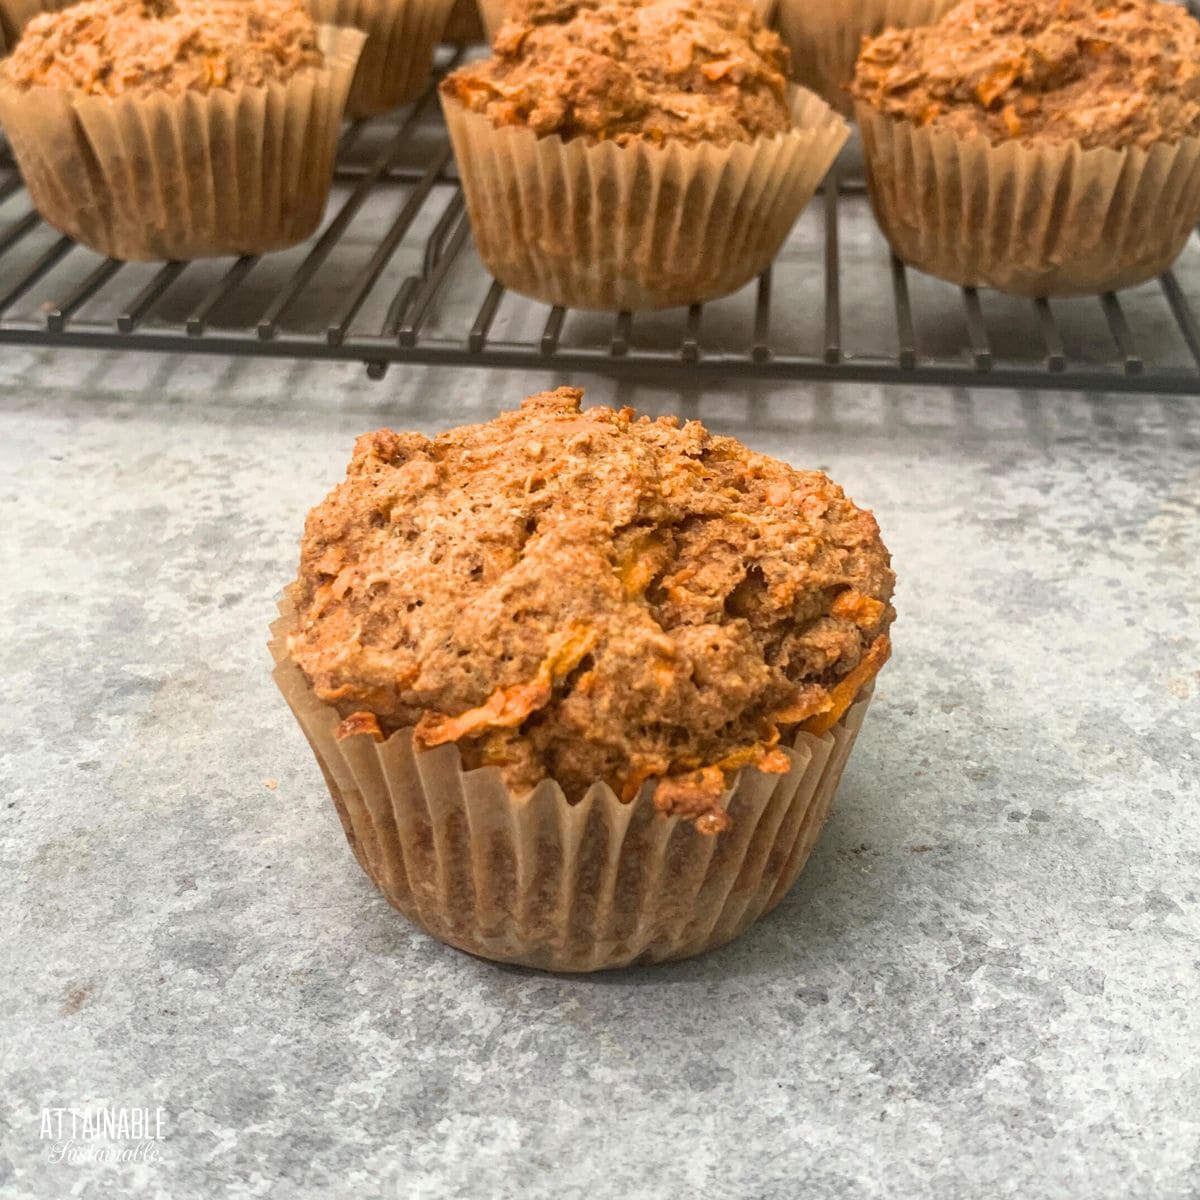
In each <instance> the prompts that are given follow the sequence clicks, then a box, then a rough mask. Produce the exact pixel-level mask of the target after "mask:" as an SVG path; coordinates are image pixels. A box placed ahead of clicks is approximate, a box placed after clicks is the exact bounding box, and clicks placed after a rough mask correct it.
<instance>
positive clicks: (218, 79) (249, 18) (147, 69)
mask: <svg viewBox="0 0 1200 1200" xmlns="http://www.w3.org/2000/svg"><path fill="white" fill-rule="evenodd" d="M324 62H325V57H324V55H323V54H322V53H321V50H320V47H319V46H318V45H317V27H316V26H315V25H314V24H313V21H312V18H311V17H309V15H308V13H307V11H306V10H305V9H304V7H303V5H301V4H300V3H299V0H254V2H253V3H246V0H83V3H80V4H75V5H72V6H71V7H70V8H67V9H64V10H62V11H60V12H50V13H43V14H42V15H41V16H37V17H34V19H33V20H32V21H30V22H29V24H28V25H26V26H25V30H24V32H23V33H22V35H21V40H20V42H19V43H18V44H17V47H16V49H15V50H14V51H13V53H12V55H11V56H10V57H9V58H7V59H5V60H4V62H3V63H0V73H2V74H3V77H4V78H5V79H6V80H7V81H8V82H9V83H11V84H13V85H14V86H15V87H17V88H19V89H23V90H27V89H29V88H34V87H50V88H61V89H70V90H76V91H79V92H81V93H83V94H84V95H88V96H121V95H125V94H127V93H130V92H160V93H163V94H166V95H178V94H179V93H181V92H208V91H211V90H212V89H213V88H236V87H260V86H262V85H263V84H266V83H268V82H278V83H283V82H285V81H286V80H288V79H290V78H291V77H292V76H293V75H295V74H296V72H297V71H302V70H305V69H308V68H314V67H321V66H323V65H324Z"/></svg>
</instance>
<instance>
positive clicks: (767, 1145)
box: [0, 350, 1200, 1200]
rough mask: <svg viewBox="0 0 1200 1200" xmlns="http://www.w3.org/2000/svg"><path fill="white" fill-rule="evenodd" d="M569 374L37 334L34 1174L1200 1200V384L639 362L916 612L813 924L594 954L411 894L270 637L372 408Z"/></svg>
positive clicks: (15, 947) (406, 418)
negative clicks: (792, 494)
mask: <svg viewBox="0 0 1200 1200" xmlns="http://www.w3.org/2000/svg"><path fill="white" fill-rule="evenodd" d="M546 382H550V380H549V379H533V378H526V379H522V378H518V377H512V376H507V377H506V376H503V375H498V374H469V373H454V374H449V375H438V374H433V373H421V372H414V373H410V374H407V375H403V374H399V373H396V374H393V375H392V376H391V377H389V379H388V380H387V381H386V382H385V383H383V384H382V385H371V384H368V382H367V381H366V380H365V378H364V377H363V376H362V373H361V372H360V371H359V370H355V369H350V368H341V367H322V368H309V367H293V366H290V365H286V364H269V363H268V364H257V365H228V364H224V363H219V362H206V361H181V360H166V361H152V360H141V359H129V358H116V357H113V358H103V357H101V358H97V357H94V356H82V355H78V354H77V355H73V356H72V355H63V356H61V357H58V358H53V359H50V358H43V357H39V356H36V355H29V354H25V353H23V352H16V351H10V350H6V351H5V352H4V354H3V356H0V396H2V399H0V549H2V564H0V565H2V568H3V585H2V587H0V622H2V627H3V636H2V639H0V721H2V722H3V731H2V733H3V736H2V738H0V771H2V775H3V790H2V796H0V930H2V931H3V932H2V934H0V936H2V938H3V952H2V954H0V961H2V967H0V1045H2V1052H0V1147H2V1148H0V1195H3V1196H4V1197H5V1198H9V1197H12V1198H22V1200H23V1198H26V1197H29V1198H33V1197H36V1198H39V1200H41V1198H46V1200H59V1198H61V1197H68V1196H125V1195H131V1196H132V1195H137V1196H148V1197H171V1198H175V1197H179V1198H191V1197H197V1198H204V1200H207V1198H209V1197H218V1196H235V1197H251V1196H254V1197H259V1196H264V1197H287V1198H291V1197H300V1198H307V1197H338V1196H351V1195H353V1196H368V1197H370V1196H388V1197H402V1198H405V1200H407V1198H409V1197H413V1198H420V1200H425V1198H430V1200H432V1198H437V1200H441V1198H443V1197H445V1198H457V1197H464V1198H466V1197H469V1198H472V1200H474V1198H475V1197H484V1198H489V1200H490V1198H492V1197H497V1198H503V1197H523V1198H524V1197H529V1198H534V1197H556V1198H557V1197H583V1196H587V1197H588V1198H589V1200H603V1198H607V1197H614V1198H618V1197H619V1198H625V1197H652V1198H662V1200H675V1198H677V1197H690V1196H703V1197H762V1198H764V1200H792V1198H798V1197H804V1198H812V1200H857V1198H866V1197H887V1198H889V1200H909V1198H912V1200H917V1198H921V1200H925V1198H933V1200H943V1198H945V1200H949V1198H958V1197H964V1198H977V1197H980V1198H991V1197H1021V1198H1022V1200H1038V1198H1043V1197H1046V1198H1048V1197H1080V1198H1091V1197H1105V1198H1109V1200H1111V1198H1118V1197H1153V1198H1155V1200H1176V1198H1177V1200H1183V1198H1189V1197H1190V1198H1194V1197H1197V1196H1200V1161H1198V1154H1200V948H1198V939H1200V900H1198V897H1197V887H1198V877H1200V870H1198V868H1200V806H1198V805H1197V801H1198V800H1200V788H1198V784H1197V779H1198V776H1200V771H1198V769H1197V768H1198V754H1197V750H1198V736H1200V646H1198V641H1200V599H1198V593H1200V567H1198V566H1197V563H1198V561H1200V404H1198V403H1196V402H1187V401H1171V402H1165V401H1164V402H1159V401H1157V400H1154V399H1150V400H1122V399H1111V398H1102V397H1091V398H1087V397H1081V396H1045V397H1037V396H1032V395H1012V394H1005V393H985V392H980V393H974V394H965V393H959V394H951V393H929V392H913V391H902V390H894V391H883V390H878V389H871V388H854V389H845V388H843V389H840V390H833V389H823V388H773V389H772V388H767V387H761V388H753V389H750V390H736V391H731V392H728V393H724V394H720V393H716V392H709V393H704V394H697V395H687V396H683V397H680V396H678V395H670V394H668V393H665V392H661V391H638V390H636V389H630V388H623V389H619V390H618V389H616V388H615V387H614V386H613V385H611V384H606V383H603V382H595V383H594V384H593V385H592V387H591V392H590V395H591V398H592V399H593V400H596V401H613V400H616V401H619V402H631V403H636V404H639V405H642V406H644V407H647V408H650V409H653V410H666V409H672V408H673V409H676V410H678V411H681V412H683V413H685V414H687V415H699V416H701V417H703V418H704V419H705V420H706V421H707V422H709V423H710V424H711V425H712V426H713V427H715V428H718V429H720V430H722V431H725V432H729V433H732V434H736V435H738V436H741V437H743V438H745V439H746V440H747V441H749V442H751V443H752V444H754V445H755V446H758V447H760V448H763V449H766V450H769V451H773V452H775V453H778V454H781V455H783V456H786V457H787V458H789V459H791V460H793V461H795V462H797V463H800V464H804V465H810V466H811V465H815V466H821V467H824V468H827V469H828V470H829V471H830V472H831V473H833V474H834V475H835V476H836V477H837V478H838V479H839V480H841V481H842V482H843V483H844V484H845V485H846V486H847V488H848V489H849V490H850V492H851V494H852V495H853V496H855V497H856V498H857V499H858V500H859V501H861V502H863V503H865V504H867V505H870V506H871V507H873V508H874V509H875V510H876V512H877V515H878V517H879V520H880V523H881V525H882V527H883V530H884V533H885V536H886V538H887V540H888V542H889V543H890V545H891V547H892V549H893V551H894V554H895V560H896V566H897V570H898V572H899V576H900V588H899V593H898V598H897V605H898V608H899V612H900V620H899V623H898V625H897V627H896V631H895V633H896V637H895V641H896V656H895V659H894V661H893V663H892V664H891V665H890V666H889V668H888V669H887V671H886V672H885V674H884V675H883V676H882V678H881V681H880V685H879V689H878V692H877V700H876V703H875V706H874V708H873V711H872V713H871V716H870V719H869V721H868V725H867V728H866V730H865V732H864V735H863V738H862V740H861V742H860V745H859V748H858V750H857V752H856V755H855V757H854V759H853V760H852V763H851V766H850V769H849V771H848V774H847V777H846V780H845V783H844V786H843V788H842V792H841V794H840V796H839V800H838V803H837V804H836V806H835V810H834V814H833V816H832V818H831V821H830V823H829V825H828V827H827V829H826V832H825V835H824V837H823V839H822V841H821V842H820V844H819V845H818V848H817V850H816V853H815V855H814V857H813V859H812V861H811V864H810V866H809V867H808V869H807V870H806V872H805V874H804V875H803V876H802V878H801V881H800V883H799V884H798V886H797V887H796V889H795V891H794V893H793V894H792V895H791V896H790V897H789V899H788V900H787V901H786V902H785V903H784V904H783V906H782V907H781V908H780V909H779V910H778V911H777V912H776V913H775V914H774V915H772V916H771V917H770V918H768V919H767V920H765V921H764V922H762V923H761V925H759V926H758V927H756V928H755V929H753V930H752V931H751V932H750V933H749V934H747V935H746V936H745V937H744V938H743V939H741V941H739V942H738V943H736V944H734V945H732V946H730V947H728V948H727V949H725V950H723V951H720V952H717V953H714V954H712V955H710V956H708V957H707V958H703V959H699V960H696V961H693V962H689V963H685V964H678V965H672V966H667V967H662V968H656V969H648V970H643V971H630V972H623V973H618V974H613V975H609V976H603V977H599V978H591V979H563V978H555V977H550V976H544V975H538V974H533V973H528V972H525V971H521V970H515V969H506V968H501V967H496V966H493V965H490V964H488V963H485V962H480V961H476V960H473V959H471V958H468V957H465V956H463V955H461V954H458V953H456V952H454V951H452V950H449V949H446V948H445V947H443V946H440V945H438V944H436V943H433V942H431V941H430V940H429V939H427V938H426V937H425V936H423V935H422V934H420V933H418V932H416V931H415V930H414V929H412V928H410V927H409V926H408V925H407V924H406V923H405V922H404V920H403V919H402V918H401V917H399V916H398V915H397V914H395V913H394V912H393V911H391V910H390V909H389V908H388V907H387V906H386V905H385V904H384V902H383V901H382V900H381V899H380V898H379V897H378V896H377V895H376V894H375V893H374V892H373V891H372V889H371V887H370V886H369V884H368V883H367V881H366V880H365V879H364V878H363V876H362V875H361V874H360V872H359V870H358V868H357V867H356V865H355V864H354V862H353V860H352V858H351V856H350V853H349V851H348V849H347V847H346V846H345V844H344V841H343V838H342V835H341V832H340V830H339V827H338V824H337V821H336V818H335V816H334V813H333V811H332V808H331V806H330V805H329V803H328V801H327V799H326V797H325V796H324V794H323V790H322V786H321V782H320V779H319V776H318V774H317V771H316V769H315V767H314V765H313V762H312V760H311V758H310V756H309V754H308V751H307V748H306V747H305V745H304V743H303V741H302V739H301V736H300V734H299V732H298V731H297V729H296V727H295V726H294V724H293V723H292V721H291V719H290V717H289V716H288V714H287V712H286V711H285V709H284V707H283V705H282V703H281V701H280V700H279V698H278V696H277V695H276V693H275V692H274V690H273V687H272V685H271V682H270V678H269V674H268V661H267V655H266V651H265V648H264V640H265V626H266V623H267V621H268V620H269V618H270V616H271V613H272V604H273V600H274V597H275V595H276V593H277V592H278V589H279V588H280V586H281V585H282V584H283V583H284V582H286V581H287V579H288V578H289V574H290V572H291V571H292V570H293V567H294V562H295V557H296V546H297V540H298V537H299V533H300V529H301V523H302V521H303V517H304V513H305V511H306V509H307V507H308V506H310V505H311V504H312V503H314V502H315V501H316V500H318V499H319V498H320V496H321V495H322V494H323V492H324V491H325V489H326V488H327V487H328V486H330V485H331V484H332V483H333V482H334V481H335V480H336V479H337V478H338V477H339V475H340V473H341V471H342V467H343V465H344V462H345V460H346V458H347V457H348V454H349V450H350V445H351V441H352V439H353V437H354V435H355V434H357V433H359V432H361V431H362V430H364V429H367V428H371V427H375V426H378V425H381V424H391V425H394V426H398V427H405V426H416V427H420V428H422V429H432V428H434V427H436V426H439V425H441V424H443V423H449V422H453V421H457V420H461V419H477V418H485V417H487V416H488V415H490V414H491V413H492V412H493V411H495V409H496V408H497V407H499V406H501V405H504V404H508V403H513V402H516V401H517V400H519V399H520V397H521V396H522V395H523V394H524V392H525V391H526V390H530V389H531V388H532V387H533V386H536V385H539V384H543V383H546ZM272 781H277V786H276V787H274V789H272V788H271V787H269V786H268V783H269V782H272ZM94 1105H112V1106H130V1107H132V1106H151V1107H154V1106H157V1107H161V1108H162V1110H163V1112H164V1138H163V1140H162V1141H161V1143H158V1144H157V1148H158V1150H159V1152H160V1153H159V1161H156V1162H152V1163H134V1164H96V1163H83V1164H71V1163H67V1162H52V1161H50V1158H51V1157H52V1154H51V1150H52V1145H53V1144H52V1143H50V1142H47V1141H46V1140H44V1139H43V1138H42V1137H41V1136H40V1134H41V1114H42V1110H43V1109H44V1108H46V1107H56V1106H79V1107H81V1106H94Z"/></svg>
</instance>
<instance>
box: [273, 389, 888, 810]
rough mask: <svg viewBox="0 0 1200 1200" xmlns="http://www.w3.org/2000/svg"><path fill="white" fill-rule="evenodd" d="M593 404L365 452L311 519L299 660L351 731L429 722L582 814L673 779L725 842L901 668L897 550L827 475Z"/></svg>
mask: <svg viewBox="0 0 1200 1200" xmlns="http://www.w3.org/2000/svg"><path fill="white" fill-rule="evenodd" d="M581 398H582V393H581V392H580V391H578V390H577V389H574V388H559V389H558V390H557V391H554V392H545V393H542V394H540V395H537V396H531V397H530V398H529V399H528V400H526V401H525V403H524V404H523V405H522V407H521V409H520V410H519V411H518V412H508V413H503V414H501V415H500V416H499V417H497V418H496V419H495V420H493V421H490V422H488V423H487V424H485V425H474V426H466V427H463V428H461V429H452V430H450V431H449V432H447V433H443V434H441V435H440V436H438V437H436V438H434V439H432V440H430V439H427V438H424V437H421V436H420V435H419V434H415V433H409V434H397V433H393V432H392V431H391V430H386V429H384V430H379V431H378V432H376V433H370V434H365V435H364V436H363V437H361V438H359V440H358V443H357V444H356V446H355V451H354V458H353V460H352V461H351V463H350V467H349V471H348V474H347V479H346V481H345V482H344V483H342V484H341V485H340V486H339V487H337V488H336V489H335V490H334V491H333V492H332V493H331V494H330V495H329V496H328V497H327V498H326V499H325V500H324V501H323V502H322V503H321V504H320V505H318V506H317V508H315V509H314V510H313V511H312V512H311V513H310V514H309V518H308V523H307V526H306V530H305V536H304V542H303V548H302V552H301V562H300V572H299V578H298V580H297V584H296V587H295V589H294V592H293V599H294V600H295V603H296V606H297V611H298V623H297V627H296V630H295V632H294V633H293V634H292V636H291V638H290V640H289V643H288V644H289V650H290V653H291V656H292V658H293V660H294V661H295V662H296V663H297V665H298V666H299V667H300V668H301V669H302V670H303V671H304V672H305V674H306V675H307V676H308V678H309V680H310V681H311V682H312V684H313V686H314V689H315V691H316V694H317V696H318V697H319V698H320V699H322V700H324V701H326V702H327V703H331V704H334V705H336V707H337V708H338V710H339V712H341V714H342V715H343V717H345V718H347V719H346V720H345V721H343V727H342V729H341V730H340V731H339V733H340V735H342V736H355V735H359V734H363V733H365V734H369V735H371V736H380V737H382V736H386V735H389V734H391V733H393V732H395V731H396V730H398V729H401V728H405V727H407V726H415V727H416V728H415V735H414V736H415V740H416V742H417V744H418V745H419V746H425V747H429V746H436V745H441V744H444V743H448V742H455V743H457V745H458V746H459V748H460V750H461V751H462V754H463V759H464V763H465V765H466V766H467V767H468V768H472V767H479V766H495V767H499V768H500V770H501V772H502V773H503V775H504V779H505V781H506V783H507V784H508V786H509V787H510V788H511V789H512V790H513V791H515V792H517V793H520V792H524V791H527V790H529V789H531V788H533V787H534V786H536V784H537V783H538V782H539V781H540V780H542V779H544V778H546V777H552V778H554V779H557V780H558V781H559V782H560V783H561V784H562V786H563V788H564V790H565V792H566V794H567V797H568V799H570V800H572V801H575V800H579V799H580V798H582V796H583V795H584V794H585V793H586V791H587V789H588V788H589V787H590V786H591V785H592V784H593V783H596V782H598V781H605V782H607V783H608V784H609V785H610V786H612V788H613V789H614V790H615V791H616V792H617V794H618V795H619V796H621V797H622V798H623V799H625V800H632V799H633V797H634V796H636V795H637V793H638V791H639V789H640V788H641V786H642V785H643V784H644V783H645V782H646V781H647V780H651V779H655V780H658V781H659V782H658V783H657V785H656V792H655V804H656V805H657V807H658V808H659V809H661V810H662V811H663V812H666V813H676V814H680V815H682V816H685V817H688V818H690V819H693V820H695V822H696V827H697V828H698V829H700V830H702V831H704V832H708V833H716V832H719V831H720V830H721V829H723V828H725V827H726V826H727V824H728V821H729V818H728V816H727V815H726V814H725V812H724V811H723V808H722V805H721V799H722V796H723V793H724V791H725V789H726V788H727V787H728V786H729V783H730V778H729V776H730V773H731V772H734V771H737V770H739V769H740V768H742V767H747V766H757V767H758V768H760V769H761V770H764V771H769V772H784V771H787V770H788V769H789V767H790V765H791V759H790V758H789V756H788V754H787V753H786V752H785V751H784V750H783V749H782V748H781V745H782V741H783V739H784V738H791V737H793V736H794V735H795V733H796V731H797V730H798V729H801V728H805V729H810V730H812V731H814V732H822V731H824V730H825V729H827V728H829V727H831V726H832V725H833V724H834V723H835V722H836V721H837V720H839V719H840V718H841V716H842V715H843V714H844V712H845V710H846V709H847V707H848V706H849V705H850V704H851V703H852V702H853V700H854V698H855V697H856V696H857V695H858V694H859V693H860V692H861V690H862V688H863V687H864V686H865V685H866V684H868V683H869V682H870V680H871V678H872V677H873V676H874V674H875V673H876V672H877V671H878V670H879V668H880V667H881V666H882V665H883V663H884V662H885V661H886V659H887V657H888V653H889V641H888V628H889V626H890V625H891V622H892V618H893V615H894V613H893V610H892V607H891V603H890V600H891V595H892V586H893V575H892V571H891V568H890V565H889V556H888V552H887V550H886V548H885V547H884V545H883V543H882V542H881V541H880V538H879V529H878V526H877V525H876V523H875V520H874V518H873V517H872V516H871V514H870V513H868V512H865V511H863V510H862V509H859V508H856V507H855V506H854V505H853V504H852V503H851V502H850V501H849V500H847V499H846V497H845V495H844V494H843V492H842V490H841V489H840V488H839V487H837V486H836V485H835V484H833V483H831V482H830V481H829V479H828V478H826V476H824V475H822V474H820V473H819V472H807V471H796V470H794V469H793V468H791V467H789V466H788V465H787V464H785V463H782V462H779V461H777V460H775V459H772V458H768V457H766V456H764V455H761V454H755V453H753V452H752V451H750V450H748V449H746V447H744V446H743V445H741V443H739V442H737V441H735V440H734V439H732V438H725V437H714V436H712V435H710V434H709V433H708V432H707V431H706V430H705V429H704V427H703V426H701V425H700V424H699V423H698V422H695V421H690V422H688V423H687V424H684V425H682V426H681V425H680V424H679V422H678V421H675V420H672V419H669V418H662V419H659V420H655V421H652V420H650V419H648V418H646V417H641V418H638V417H636V415H635V414H634V413H633V411H632V410H631V409H622V410H620V411H614V410H612V409H608V408H593V409H589V410H587V411H581V407H580V402H581ZM368 718H373V720H371V719H368Z"/></svg>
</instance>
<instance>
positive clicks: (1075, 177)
mask: <svg viewBox="0 0 1200 1200" xmlns="http://www.w3.org/2000/svg"><path fill="white" fill-rule="evenodd" d="M853 90H854V95H855V96H856V98H857V100H858V113H859V120H860V123H861V124H862V125H863V138H864V148H865V150H866V156H867V165H868V173H869V178H870V182H871V188H872V197H873V199H874V201H875V205H876V211H877V213H878V215H879V217H880V221H881V224H882V225H883V227H884V230H885V232H886V233H887V234H888V236H889V238H891V240H892V242H893V245H894V246H895V248H896V249H897V252H898V253H899V254H900V256H901V257H902V258H906V259H908V260H909V261H911V262H913V263H914V264H915V265H917V266H924V267H926V268H927V269H928V270H930V271H933V272H934V273H935V274H941V275H945V276H946V277H947V278H951V279H953V280H954V281H955V282H961V283H976V284H978V283H992V284H994V285H995V286H997V287H1001V288H1005V289H1006V290H1012V291H1017V292H1022V293H1028V294H1033V295H1053V294H1071V293H1077V292H1089V291H1101V290H1106V289H1108V288H1112V287H1119V286H1125V285H1128V284H1133V283H1137V282H1141V281H1142V280H1144V279H1146V278H1149V277H1151V276H1153V275H1155V274H1157V273H1158V272H1160V271H1162V270H1163V269H1164V268H1165V267H1167V266H1168V265H1169V264H1170V262H1171V261H1172V260H1173V259H1174V258H1175V257H1176V255H1177V254H1178V253H1179V250H1180V249H1181V248H1182V246H1183V243H1184V241H1185V240H1186V238H1187V235H1188V232H1189V231H1190V229H1191V228H1192V226H1194V225H1195V223H1196V220H1197V218H1200V189H1198V188H1197V186H1196V185H1197V184H1198V183H1200V174H1198V171H1200V163H1198V158H1200V153H1198V152H1200V141H1198V139H1200V24H1198V23H1197V22H1196V21H1195V19H1194V18H1193V17H1191V16H1190V15H1189V14H1188V12H1187V11H1186V10H1185V9H1184V8H1183V7H1181V6H1179V5H1176V4H1171V3H1158V2H1157V0H1103V2H1101V0H1053V2H1049V0H966V2H965V3H962V4H959V5H958V6H957V7H956V8H954V9H952V10H951V11H950V12H948V13H947V14H946V16H945V17H943V18H942V20H941V21H939V22H938V23H937V24H936V25H933V26H930V27H928V28H924V29H909V30H892V31H889V32H887V33H885V34H883V35H882V36H880V37H878V38H876V39H875V40H873V41H871V42H868V43H867V44H866V45H865V46H864V47H863V52H862V55H861V57H860V59H859V63H858V70H857V74H856V77H855V81H854V89H853ZM1010 235H1015V236H1010Z"/></svg>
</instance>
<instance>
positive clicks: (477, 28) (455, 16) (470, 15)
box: [442, 0, 487, 43]
mask: <svg viewBox="0 0 1200 1200" xmlns="http://www.w3.org/2000/svg"><path fill="white" fill-rule="evenodd" d="M486 37H487V35H486V34H485V33H484V31H483V17H482V15H481V13H480V11H479V5H478V4H476V2H475V0H454V4H453V6H452V7H451V9H450V15H449V17H447V18H446V28H445V30H444V31H443V32H442V41H444V42H465V43H471V42H481V41H483V40H484V39H485V38H486Z"/></svg>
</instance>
